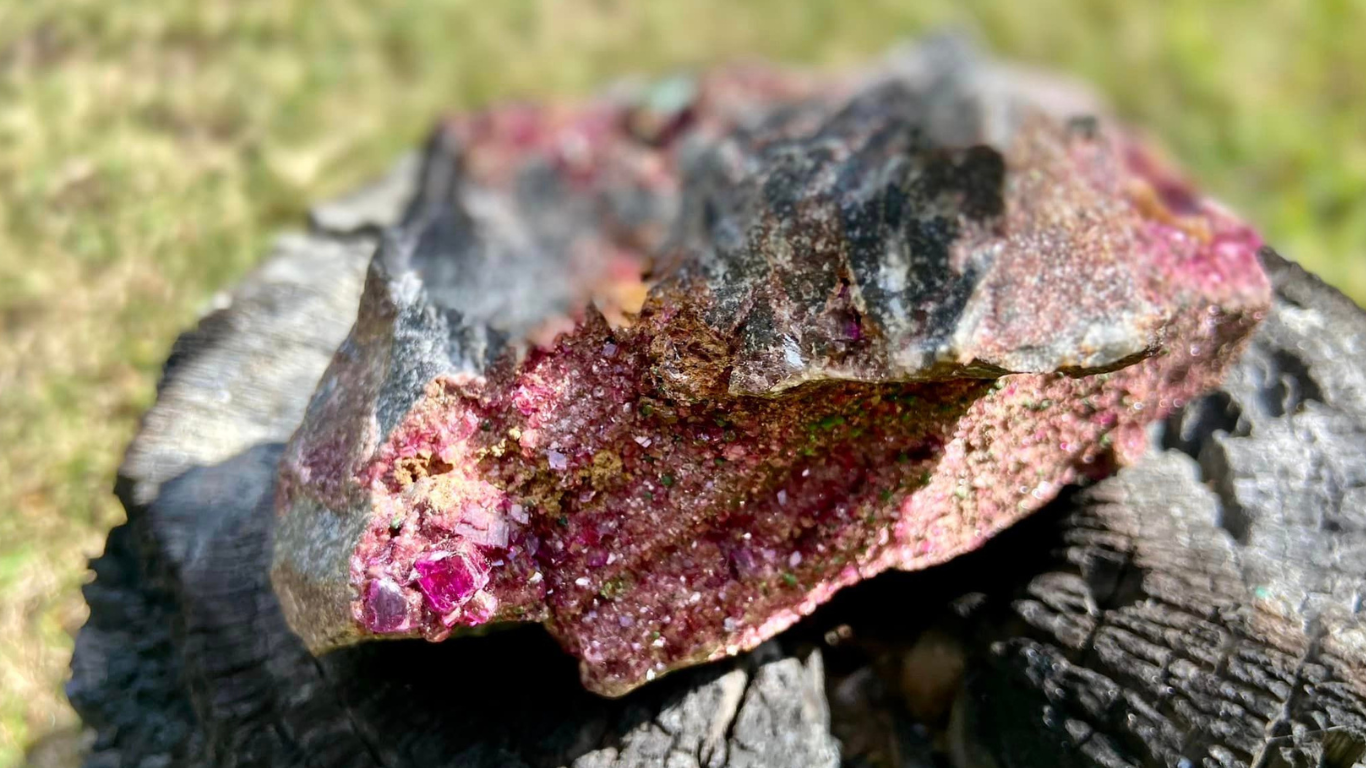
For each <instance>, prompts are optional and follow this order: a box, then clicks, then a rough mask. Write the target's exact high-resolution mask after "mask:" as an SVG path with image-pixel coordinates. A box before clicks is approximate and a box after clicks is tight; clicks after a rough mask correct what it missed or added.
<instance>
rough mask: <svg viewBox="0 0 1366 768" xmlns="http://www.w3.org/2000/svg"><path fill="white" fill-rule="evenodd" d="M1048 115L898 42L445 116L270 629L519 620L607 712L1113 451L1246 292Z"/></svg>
mask: <svg viewBox="0 0 1366 768" xmlns="http://www.w3.org/2000/svg"><path fill="white" fill-rule="evenodd" d="M660 89H662V92H661V90H660ZM1079 105H1082V102H1080V101H1078V99H1076V98H1074V97H1073V96H1071V95H1070V92H1068V91H1066V89H1060V88H1058V87H1056V86H1055V85H1054V84H1052V83H1047V82H1044V83H1041V82H1038V81H1036V80H1031V79H1028V78H1022V77H1017V76H1016V75H1015V74H1014V73H1012V72H1010V71H1008V70H1004V69H1001V68H999V67H996V66H994V65H992V64H989V63H984V62H982V61H979V60H976V59H974V58H972V57H970V56H966V55H964V54H963V53H962V52H961V51H957V50H956V49H942V48H930V49H920V50H918V51H915V52H912V53H910V54H907V55H904V56H902V57H899V58H895V59H893V60H892V61H891V62H890V63H887V64H885V65H883V66H881V67H879V68H877V69H875V70H873V71H872V72H869V73H864V74H861V75H859V76H856V77H849V78H840V79H829V80H822V79H821V78H819V77H811V76H805V75H791V74H781V73H775V72H770V71H764V70H757V69H742V70H728V71H722V72H718V73H714V74H711V75H708V76H705V77H702V78H700V79H699V80H696V81H680V80H678V79H674V80H669V81H666V82H665V83H664V84H662V85H660V86H656V90H655V91H650V90H649V89H648V88H646V89H644V90H640V89H636V90H634V91H631V90H629V89H628V90H626V91H622V92H618V93H614V94H611V95H609V96H606V97H604V98H602V99H600V100H598V101H596V102H592V103H590V104H588V105H586V106H582V107H579V108H559V107H551V106H548V107H505V108H498V109H493V110H490V111H487V112H484V113H481V114H477V115H474V116H470V117H466V118H461V119H456V120H453V121H451V122H450V123H449V124H447V125H446V126H444V127H443V129H442V130H441V131H440V132H438V134H437V135H436V137H435V138H434V139H433V142H432V144H431V146H430V147H429V150H428V155H427V159H426V161H425V167H424V171H423V178H422V180H421V185H420V186H421V189H420V190H419V192H418V195H417V199H416V200H415V202H414V203H413V205H412V208H411V210H410V211H409V212H408V215H407V217H406V219H405V221H404V223H403V224H402V225H401V226H399V227H397V228H396V229H395V230H394V231H391V232H390V233H388V234H387V235H386V238H385V242H384V244H383V245H382V247H381V249H380V252H379V253H378V254H377V256H376V258H375V260H374V262H373V263H372V265H371V267H370V271H369V274H368V277H367V282H366V287H365V293H364V297H363V299H362V302H361V307H360V312H359V317H358V318H357V321H356V325H355V327H354V329H353V331H352V333H351V336H350V338H349V339H348V340H347V341H346V342H345V343H344V344H343V345H342V347H341V349H340V350H339V351H338V352H337V354H336V357H335V359H334V360H333V363H332V365H331V367H330V369H329V370H328V372H327V373H326V375H325V376H324V377H323V380H322V382H321V383H320V385H319V388H318V390H317V393H316V394H315V396H314V398H313V401H312V404H311V405H310V407H309V409H308V412H307V415H306V416H305V419H304V423H303V425H302V427H301V428H300V429H299V431H298V432H297V434H296V435H295V437H294V438H293V440H292V441H291V443H290V445H289V447H288V449H287V450H286V454H285V457H284V459H283V460H282V463H281V467H282V469H281V475H280V482H279V487H278V494H277V499H276V504H277V507H278V513H279V520H278V525H277V530H276V541H275V565H274V570H273V579H274V584H275V588H276V591H277V593H278V594H279V596H280V598H281V602H282V604H283V606H284V610H285V613H286V616H287V617H288V619H289V621H290V624H291V626H292V627H293V628H294V629H295V631H296V632H298V634H299V635H300V636H301V637H302V638H303V639H304V640H305V642H306V643H307V644H308V645H309V647H310V648H311V649H313V650H314V651H317V652H321V651H324V650H327V649H329V648H333V647H336V646H338V645H344V644H348V643H352V642H356V641H358V640H361V639H364V638H368V637H409V636H422V637H426V638H428V639H431V640H441V639H444V638H446V637H448V636H450V635H451V634H452V633H454V632H456V631H460V630H468V629H469V628H474V627H483V626H487V625H493V624H497V623H502V622H520V621H529V622H542V623H544V624H545V626H546V627H547V628H548V629H549V630H550V631H551V632H552V633H553V634H554V635H555V637H556V638H558V639H559V641H560V642H561V644H562V645H563V646H564V647H565V648H566V649H567V650H568V651H570V652H571V653H572V654H574V655H575V656H577V657H578V658H579V659H580V661H581V665H582V671H583V679H584V682H585V684H586V685H588V686H589V687H590V688H592V689H594V690H596V691H599V692H602V693H604V694H609V695H615V694H621V693H623V692H626V691H628V690H630V689H631V688H633V687H635V686H638V685H640V684H642V683H644V682H645V681H647V680H652V679H654V678H655V677H656V676H658V675H660V674H662V673H665V672H667V671H669V670H671V669H675V668H678V667H681V666H686V665H689V664H695V663H699V662H703V661H706V660H708V659H714V658H717V657H720V656H723V655H726V654H734V653H737V652H739V651H740V650H742V649H748V648H751V647H753V646H755V645H757V644H758V643H759V642H761V641H762V640H764V639H765V638H768V637H770V636H772V635H773V634H775V633H776V632H778V631H780V630H782V629H783V628H784V627H786V626H788V625H790V624H791V623H793V622H794V621H796V620H797V619H799V618H800V617H801V616H802V615H804V614H806V613H808V612H810V611H811V610H812V609H813V608H814V607H815V606H817V605H818V604H820V603H821V602H823V601H825V600H827V599H829V597H830V596H831V595H832V594H834V592H835V591H836V590H838V589H840V588H841V587H844V586H847V585H850V584H853V583H855V582H857V581H859V580H861V579H864V578H868V577H870V576H872V575H874V574H876V573H879V572H881V571H884V570H886V569H888V568H901V569H915V568H923V567H925V566H928V565H931V564H934V563H938V562H941V561H944V560H946V559H948V558H952V557H953V556H955V555H957V554H959V553H962V552H964V551H967V550H970V549H973V548H975V547H977V546H978V545H980V544H981V543H982V542H983V541H985V540H986V539H987V538H988V537H990V536H992V535H993V534H994V533H996V532H998V531H1000V530H1001V529H1002V528H1004V527H1006V526H1008V525H1010V524H1011V523H1012V522H1014V521H1016V520H1018V519H1019V518H1021V517H1022V516H1024V515H1027V514H1029V513H1030V512H1032V511H1034V510H1035V509H1037V508H1039V507H1040V506H1041V505H1042V504H1044V503H1045V502H1046V501H1048V500H1049V499H1050V498H1052V497H1053V496H1054V495H1055V494H1056V493H1057V492H1058V491H1059V490H1060V489H1061V488H1062V487H1064V486H1065V485H1067V484H1069V483H1073V482H1077V481H1084V480H1086V479H1088V478H1096V477H1099V476H1102V475H1104V474H1107V473H1108V472H1110V471H1112V470H1113V468H1114V466H1115V464H1116V463H1122V462H1126V461H1131V460H1133V459H1135V458H1136V457H1137V456H1138V454H1139V453H1140V452H1141V451H1142V449H1143V445H1144V443H1145V440H1144V427H1145V425H1146V424H1147V423H1148V422H1150V421H1152V420H1154V419H1156V418H1160V417H1162V416H1163V415H1164V414H1165V413H1167V412H1168V411H1170V410H1171V409H1173V408H1175V407H1179V406H1180V405H1181V404H1182V403H1183V402H1185V401H1187V400H1189V399H1190V398H1192V397H1194V396H1196V395H1198V394H1199V393H1200V392H1201V391H1202V390H1204V389H1206V388H1208V387H1209V386H1211V385H1212V384H1213V383H1214V382H1215V381H1216V380H1217V379H1218V377H1219V375H1220V373H1221V372H1222V371H1223V369H1224V368H1225V366H1226V365H1227V364H1228V363H1229V362H1230V360H1231V359H1232V357H1233V356H1234V355H1236V353H1237V351H1238V350H1239V348H1240V344H1241V342H1242V341H1243V340H1244V339H1245V338H1246V336H1247V335H1248V333H1249V331H1250V329H1251V328H1252V327H1253V325H1254V324H1255V323H1256V321H1257V320H1258V319H1259V317H1260V316H1261V314H1262V313H1263V312H1264V311H1265V310H1266V308H1267V306H1268V302H1269V289H1268V286H1267V283H1266V280H1265V277H1264V276H1263V274H1262V272H1261V269H1260V267H1259V264H1258V258H1257V252H1258V249H1259V248H1260V247H1261V244H1260V241H1259V239H1258V237H1257V235H1256V234H1255V233H1254V232H1253V231H1252V230H1251V229H1249V228H1248V227H1247V226H1245V225H1244V224H1242V223H1241V222H1239V221H1238V220H1237V219H1235V218H1234V217H1233V216H1231V215H1230V214H1229V213H1227V212H1225V211H1224V210H1222V209H1221V208H1219V207H1218V206H1217V205H1215V204H1213V203H1211V202H1210V201H1208V200H1206V199H1204V198H1202V197H1200V196H1199V195H1198V194H1196V193H1195V192H1194V191H1193V190H1192V189H1191V188H1190V187H1189V185H1187V184H1186V183H1185V182H1184V181H1182V180H1181V179H1180V178H1179V177H1178V176H1176V175H1175V174H1174V173H1173V172H1172V171H1171V170H1170V169H1169V168H1167V167H1166V166H1165V165H1164V164H1163V163H1161V162H1160V161H1159V160H1158V159H1157V158H1156V156H1155V155H1153V154H1152V153H1151V152H1150V151H1149V150H1148V149H1146V148H1145V147H1144V146H1143V145H1141V144H1140V143H1138V142H1137V141H1136V140H1134V139H1133V138H1132V137H1131V136H1130V135H1129V134H1127V133H1125V132H1124V131H1123V130H1122V129H1120V128H1117V127H1116V126H1114V125H1113V124H1112V121H1110V120H1108V119H1107V118H1105V117H1104V115H1099V116H1098V115H1096V114H1094V111H1095V110H1094V109H1093V108H1092V107H1090V106H1086V105H1082V106H1079ZM1082 109H1085V110H1087V113H1082V112H1081V111H1079V110H1082Z"/></svg>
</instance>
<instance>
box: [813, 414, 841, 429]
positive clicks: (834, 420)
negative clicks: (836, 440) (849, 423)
mask: <svg viewBox="0 0 1366 768" xmlns="http://www.w3.org/2000/svg"><path fill="white" fill-rule="evenodd" d="M843 423H844V417H843V416H841V415H839V414H838V413H833V414H831V415H829V416H826V417H825V418H823V419H821V420H820V421H818V422H816V426H818V427H820V428H821V429H823V430H825V431H827V432H829V431H830V430H832V429H834V428H835V427H838V426H839V425H841V424H843Z"/></svg>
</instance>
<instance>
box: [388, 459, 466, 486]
mask: <svg viewBox="0 0 1366 768" xmlns="http://www.w3.org/2000/svg"><path fill="white" fill-rule="evenodd" d="M452 469H455V467H453V466H451V465H450V464H448V463H446V462H445V461H443V460H442V458H441V457H440V456H436V455H434V454H433V453H432V452H431V451H425V450H424V451H421V452H419V453H418V454H417V455H415V456H407V457H405V458H402V459H399V460H398V461H396V462H394V482H395V483H396V484H397V485H398V487H399V488H407V487H408V486H410V485H412V484H413V483H416V482H417V481H418V480H421V479H422V478H424V477H432V476H433V475H444V474H446V473H447V472H450V471H451V470H452Z"/></svg>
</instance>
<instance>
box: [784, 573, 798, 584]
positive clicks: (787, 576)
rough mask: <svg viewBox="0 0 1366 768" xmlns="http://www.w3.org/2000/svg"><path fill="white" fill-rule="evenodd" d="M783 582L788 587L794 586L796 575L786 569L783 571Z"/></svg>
mask: <svg viewBox="0 0 1366 768" xmlns="http://www.w3.org/2000/svg"><path fill="white" fill-rule="evenodd" d="M783 583H785V584H787V585H788V586H789V587H795V586H797V576H796V574H794V573H791V572H786V571H785V572H784V573H783Z"/></svg>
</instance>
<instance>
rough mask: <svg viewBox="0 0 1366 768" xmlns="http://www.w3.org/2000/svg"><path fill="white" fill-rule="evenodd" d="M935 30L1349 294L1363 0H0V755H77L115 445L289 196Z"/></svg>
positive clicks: (1362, 240)
mask: <svg viewBox="0 0 1366 768" xmlns="http://www.w3.org/2000/svg"><path fill="white" fill-rule="evenodd" d="M944 24H952V25H957V26H961V27H965V28H967V29H969V30H972V31H975V32H976V33H977V35H978V36H979V37H980V38H981V39H983V40H984V41H985V42H986V43H987V44H988V45H990V46H991V47H992V48H994V49H995V50H996V51H998V52H1000V53H1002V54H1006V55H1010V56H1014V57H1017V58H1020V59H1023V60H1027V61H1030V62H1035V63H1039V64H1045V65H1049V66H1054V67H1059V68H1062V69H1064V70H1067V71H1070V72H1073V73H1075V74H1077V75H1079V76H1081V77H1084V78H1086V79H1088V80H1090V81H1091V82H1093V83H1095V84H1097V85H1098V86H1099V87H1100V88H1101V89H1102V90H1103V91H1104V92H1106V93H1107V94H1108V95H1109V97H1110V98H1111V99H1112V100H1113V101H1114V102H1115V103H1116V104H1117V105H1118V106H1119V108H1120V110H1121V111H1122V112H1123V114H1125V115H1127V116H1128V117H1130V118H1132V119H1133V120H1134V121H1136V122H1138V123H1140V124H1142V125H1145V126H1147V127H1149V128H1151V130H1152V132H1153V133H1154V134H1156V135H1157V136H1159V137H1161V138H1162V140H1163V141H1164V142H1165V143H1166V144H1167V145H1168V146H1169V148H1170V149H1171V150H1172V152H1173V153H1174V154H1175V155H1176V156H1177V157H1178V158H1180V159H1181V160H1183V161H1184V162H1185V163H1186V165H1187V166H1188V167H1189V168H1190V169H1191V171H1192V172H1193V174H1194V175H1195V176H1196V177H1197V178H1198V179H1199V180H1200V181H1201V182H1202V183H1203V184H1204V185H1205V186H1206V187H1208V188H1209V189H1211V190H1213V191H1214V192H1215V193H1216V194H1218V195H1220V196H1221V197H1223V198H1224V199H1225V200H1227V201H1228V202H1229V203H1231V204H1232V205H1233V206H1234V207H1236V208H1239V209H1241V210H1242V211H1244V212H1245V213H1247V214H1248V215H1250V216H1251V217H1252V218H1253V219H1254V220H1255V221H1257V222H1259V223H1260V225H1261V226H1262V227H1263V228H1264V231H1265V232H1266V233H1267V235H1268V237H1269V238H1270V240H1271V242H1273V243H1274V244H1275V245H1277V246H1278V247H1279V248H1280V249H1281V250H1282V251H1283V252H1285V253H1287V254H1288V255H1290V256H1292V257H1294V258H1296V259H1299V260H1300V261H1302V262H1303V263H1305V264H1306V265H1308V266H1309V267H1310V268H1312V269H1314V270H1316V271H1318V272H1319V273H1320V274H1322V275H1323V276H1324V277H1325V278H1327V279H1328V280H1329V281H1330V282H1333V283H1335V284H1336V285H1338V286H1340V287H1341V288H1343V289H1344V290H1345V291H1347V292H1348V293H1350V294H1351V295H1353V296H1354V297H1355V298H1356V299H1357V300H1358V302H1361V301H1363V300H1364V299H1366V75H1364V74H1363V73H1366V46H1363V45H1360V44H1359V42H1360V41H1359V40H1358V39H1357V38H1358V37H1359V35H1360V33H1361V31H1362V30H1366V1H1361V0H1318V1H1312V0H1306V1H1305V2H1297V1H1296V0H1259V1H1256V2H1235V1H1234V0H1221V1H1218V2H1207V3H1193V2H1192V3H1184V2H1183V3H1176V2H1153V3H1135V2H1123V1H1122V0H1121V1H1117V2H1101V1H1100V0H1036V1H1034V2H1013V1H1012V0H984V1H982V2H965V3H964V2H954V1H953V0H916V1H915V2H912V1H911V0H868V1H865V2H859V3H855V2H849V0H760V1H757V2H744V3H742V2H734V0H669V1H667V2H666V1H657V2H648V3H647V2H639V3H631V2H626V1H625V0H560V1H558V2H555V1H553V0H544V1H541V0H497V1H495V0H483V1H482V2H481V1H479V0H429V1H424V2H399V0H339V1H336V2H330V3H325V4H324V3H317V4H314V3H308V2H305V1H304V0H259V1H258V0H202V1H199V2H154V1H153V0H119V1H118V2H108V0H51V1H49V2H41V3H39V2H25V1H23V0H0V766H8V765H16V764H19V763H20V762H21V761H23V759H24V754H25V750H26V749H28V748H29V745H32V744H35V743H40V744H43V745H45V746H43V747H40V748H39V752H41V753H42V754H43V755H44V757H43V760H44V762H45V763H48V762H49V761H50V760H55V761H56V762H52V763H50V764H60V763H61V762H62V761H64V760H65V761H69V760H70V759H71V758H70V757H69V756H68V757H65V758H63V757H61V753H62V748H59V747H58V746H57V745H65V746H66V747H69V745H70V744H71V743H72V741H73V739H72V738H71V736H72V735H73V734H75V733H76V732H77V731H76V726H75V718H74V715H73V713H72V712H71V711H70V709H69V707H68V705H67V704H66V702H65V698H64V697H63V695H62V692H61V686H62V683H63V681H64V679H65V676H66V674H67V666H66V665H67V662H68V659H69V657H70V652H71V647H72V640H71V634H72V633H73V632H74V631H75V630H76V629H77V628H79V626H80V625H81V623H82V621H83V620H84V611H83V604H82V602H81V599H80V594H79V587H80V585H81V583H82V582H83V581H84V580H85V579H86V578H87V576H86V573H87V572H86V568H85V560H86V558H87V557H89V556H91V555H95V554H98V553H99V551H100V549H101V546H102V541H103V537H104V534H105V532H106V530H107V529H108V528H109V526H111V525H113V524H115V523H117V522H118V521H119V520H120V518H121V516H122V512H121V510H120V509H119V507H118V505H117V503H116V502H115V501H114V499H113V497H112V495H111V493H110V488H111V484H112V481H113V473H114V470H115V467H116V466H117V463H118V461H119V458H120V455H121V453H122V450H123V447H124V445H125V443H126V441H127V440H128V439H129V438H130V436H131V435H132V433H133V430H134V429H135V427H136V425H137V420H138V415H139V413H140V412H141V411H142V410H143V409H145V408H146V407H147V406H148V405H149V404H150V403H151V401H152V397H153V385H154V382H155V378H156V375H157V372H158V368H159V366H160V364H161V362H162V360H163V358H164V357H165V356H166V354H167V351H168V349H169V346H170V344H171V341H172V340H173V339H174V337H175V335H176V333H177V332H178V331H180V330H181V329H183V328H185V327H186V326H188V325H189V324H191V323H193V322H194V320H195V317H196V315H197V313H198V312H200V311H201V309H202V308H203V307H204V306H205V304H206V302H207V300H208V298H209V297H210V295H211V294H212V292H214V291H215V290H217V289H220V288H222V287H225V286H227V285H229V284H231V283H232V281H233V280H234V279H235V278H237V277H238V276H240V275H241V274H242V273H243V272H244V271H245V270H247V269H248V268H250V267H251V265H252V264H253V263H254V262H255V261H256V260H257V258H258V257H259V256H260V255H261V254H262V252H263V250H264V247H265V245H266V243H267V241H268V239H269V238H270V236H271V234H272V233H274V232H276V231H278V230H279V229H281V228H284V227H293V226H298V225H299V224H300V223H301V216H302V214H303V212H304V210H305V206H306V204H307V203H308V202H309V201H311V200H317V199H319V198H320V197H323V196H326V195H330V194H334V193H337V192H341V191H343V190H345V189H346V188H347V187H349V186H351V185H354V184H356V183H359V182H361V181H364V180H365V179H366V178H367V177H370V176H373V175H375V174H377V173H378V172H380V171H381V170H383V169H384V168H385V166H386V165H387V164H388V163H389V162H390V161H391V160H392V159H393V158H395V157H396V156H397V155H398V154H399V153H400V152H402V151H403V150H404V149H406V148H408V147H411V146H413V145H414V144H415V142H417V141H418V140H419V139H420V137H421V136H422V134H423V133H424V132H425V131H426V129H427V128H428V126H429V125H430V124H431V122H432V120H433V119H434V117H435V116H436V115H437V114H438V113H440V112H441V111H443V110H446V109H450V108H470V107H476V106H478V105H480V104H485V103H487V102H489V101H491V100H496V99H503V98H509V97H535V96H539V95H543V94H549V93H555V94H574V93H583V92H586V91H588V90H591V89H592V88H594V87H595V86H597V85H599V84H601V83H603V82H604V81H605V80H608V79H610V78H612V77H613V76H616V75H620V74H625V73H630V72H640V71H644V72H667V71H669V70H671V69H675V68H679V67H692V66H696V65H702V64H705V63H707V62H714V61H717V60H720V59H730V58H736V57H741V56H761V57H766V58H772V59H779V60H788V61H800V62H810V63H819V64H829V65H838V64H845V63H851V62H853V61H857V60H858V59H860V58H863V57H867V56H870V55H874V54H876V53H879V52H880V51H882V50H883V49H884V48H886V47H887V46H889V45H891V44H893V43H895V42H897V41H898V40H900V39H903V38H906V37H910V36H914V35H917V34H920V33H923V32H924V31H926V30H928V29H933V28H936V27H939V26H941V25H944ZM53 734H55V736H53ZM45 737H47V738H45ZM63 748H65V747H63ZM54 756H55V757H54Z"/></svg>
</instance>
